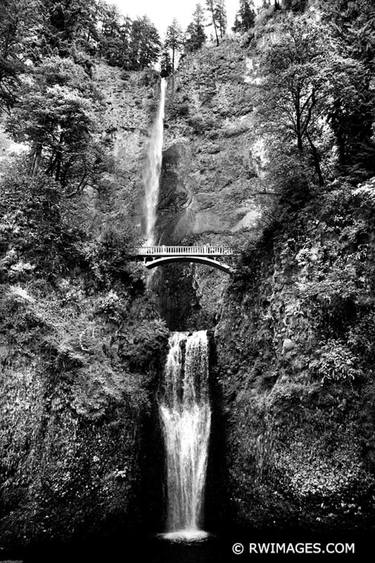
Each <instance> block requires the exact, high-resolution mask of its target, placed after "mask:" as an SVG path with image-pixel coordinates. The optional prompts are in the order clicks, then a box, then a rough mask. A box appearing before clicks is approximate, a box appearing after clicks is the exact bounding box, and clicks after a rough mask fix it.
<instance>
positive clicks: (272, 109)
mask: <svg viewBox="0 0 375 563" xmlns="http://www.w3.org/2000/svg"><path fill="white" fill-rule="evenodd" d="M275 31H276V36H277V40H276V41H275V40H274V39H273V37H274V36H273V35H271V38H270V41H269V42H268V43H267V42H265V44H264V46H263V47H262V51H261V63H262V72H263V73H264V77H265V81H264V87H263V89H262V94H261V98H262V105H261V109H260V114H262V115H263V117H264V118H265V122H266V123H267V127H268V128H269V129H271V130H273V132H274V133H275V134H277V135H279V136H280V137H281V141H282V142H284V143H285V142H288V141H292V142H294V143H295V146H296V148H297V150H298V153H299V154H300V156H301V157H302V156H303V155H306V153H308V154H309V155H311V157H312V159H313V163H314V167H315V170H316V174H317V177H318V180H319V183H320V184H322V183H323V174H322V170H321V155H320V153H319V150H318V148H317V140H320V139H322V137H323V134H322V127H323V124H324V118H325V117H326V100H327V60H328V58H329V53H330V49H331V48H332V45H330V44H329V43H328V42H327V35H329V33H328V30H327V29H326V28H324V27H323V26H321V25H318V24H317V22H315V21H312V20H307V18H306V16H297V17H295V16H292V15H288V16H286V17H285V19H283V20H282V21H281V23H279V24H278V25H277V26H276V28H275V26H273V27H270V32H271V34H274V33H275Z"/></svg>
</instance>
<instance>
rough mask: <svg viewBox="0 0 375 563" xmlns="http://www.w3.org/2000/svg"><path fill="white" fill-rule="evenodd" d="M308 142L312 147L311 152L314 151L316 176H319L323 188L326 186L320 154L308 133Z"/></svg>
mask: <svg viewBox="0 0 375 563" xmlns="http://www.w3.org/2000/svg"><path fill="white" fill-rule="evenodd" d="M306 137H307V140H308V141H309V144H310V147H311V151H312V155H313V159H314V166H315V171H316V174H317V176H318V181H319V186H320V187H322V186H324V178H323V174H322V169H321V166H320V154H319V152H318V149H317V148H316V146H315V145H314V143H313V141H312V139H311V137H310V135H309V134H308V133H307V134H306Z"/></svg>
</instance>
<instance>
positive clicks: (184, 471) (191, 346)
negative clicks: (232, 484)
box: [159, 331, 211, 540]
mask: <svg viewBox="0 0 375 563" xmlns="http://www.w3.org/2000/svg"><path fill="white" fill-rule="evenodd" d="M208 375H209V372H208V339H207V333H206V332H205V331H199V332H195V333H193V334H192V335H188V334H187V333H180V332H177V333H174V334H173V335H172V336H171V337H170V340H169V353H168V357H167V361H166V366H165V374H164V382H163V386H162V390H161V396H160V399H159V410H160V418H161V422H162V429H163V436H164V442H165V451H166V466H167V498H168V506H167V533H166V534H165V535H164V537H166V538H169V539H182V540H194V539H199V538H202V537H205V536H206V535H207V534H206V533H205V532H204V531H202V530H201V526H202V517H203V504H204V490H205V481H206V470H207V460H208V444H209V437H210V427H211V408H210V402H209V383H208Z"/></svg>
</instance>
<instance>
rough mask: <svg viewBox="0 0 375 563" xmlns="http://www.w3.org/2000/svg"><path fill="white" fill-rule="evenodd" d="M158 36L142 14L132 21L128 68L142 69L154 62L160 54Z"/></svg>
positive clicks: (154, 28) (152, 25)
mask: <svg viewBox="0 0 375 563" xmlns="http://www.w3.org/2000/svg"><path fill="white" fill-rule="evenodd" d="M160 47H161V42H160V37H159V34H158V31H157V29H156V27H155V26H154V24H153V23H151V21H150V20H149V19H148V18H147V17H146V16H144V17H143V18H137V19H136V20H134V21H133V23H132V28H131V41H130V58H129V59H130V69H131V70H142V69H143V68H146V67H149V66H151V65H152V64H153V63H155V62H156V61H157V60H158V58H159V54H160Z"/></svg>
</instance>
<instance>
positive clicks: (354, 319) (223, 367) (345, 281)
mask: <svg viewBox="0 0 375 563" xmlns="http://www.w3.org/2000/svg"><path fill="white" fill-rule="evenodd" d="M367 189H368V190H370V191H371V189H370V187H369V188H363V191H361V189H360V190H359V191H358V192H357V195H355V196H353V195H352V194H351V189H350V188H349V189H348V187H345V186H339V185H336V186H335V189H334V190H332V191H330V190H328V193H325V194H324V195H323V196H322V197H321V198H317V200H315V201H314V203H311V204H308V205H307V206H306V207H305V208H304V209H299V210H298V212H297V213H296V212H295V211H292V210H290V209H289V210H288V211H285V209H284V216H283V220H282V221H281V222H280V223H279V225H278V226H275V228H273V229H272V230H271V231H269V232H267V233H265V235H264V236H263V238H262V239H261V241H260V242H258V243H257V244H256V245H254V247H253V248H252V249H249V250H248V252H247V253H246V255H245V256H246V257H245V263H244V266H243V267H244V272H243V275H242V277H241V275H239V276H238V277H237V278H235V279H234V281H233V283H232V285H231V287H230V288H229V291H228V293H227V295H226V298H225V305H224V307H223V310H222V313H221V320H220V322H219V323H218V325H217V327H216V332H215V337H216V344H217V358H218V365H217V370H218V371H217V376H218V378H219V381H220V384H221V388H222V391H223V396H224V411H225V423H224V428H225V436H226V448H225V449H226V463H227V467H228V472H227V485H228V500H229V504H230V507H231V511H232V518H233V521H234V522H236V523H237V525H241V526H243V527H244V528H245V529H246V528H249V527H255V528H258V529H262V530H264V529H271V528H276V529H278V530H282V529H297V528H302V529H305V530H317V531H320V532H327V531H329V530H331V531H332V530H336V532H340V531H342V530H347V531H348V530H357V531H358V530H360V529H361V528H363V529H367V528H370V527H371V526H373V525H374V506H373V499H374V497H373V491H374V485H375V480H374V472H375V449H374V439H373V436H374V417H373V412H374V398H375V387H374V344H373V342H374V341H373V324H372V323H373V318H374V310H373V305H371V303H372V302H373V301H372V297H371V296H372V295H373V290H374V285H373V280H374V277H373V274H374V265H375V264H374V260H373V248H374V246H373V245H374V241H373V236H372V234H370V233H372V232H373V217H371V211H368V208H367V206H368V205H369V206H370V207H372V204H371V203H370V202H371V198H370V196H369V191H367ZM365 201H366V202H367V203H364V202H365ZM366 208H367V209H366ZM338 233H340V236H338ZM364 256H367V259H364ZM370 326H371V327H372V328H370Z"/></svg>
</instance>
